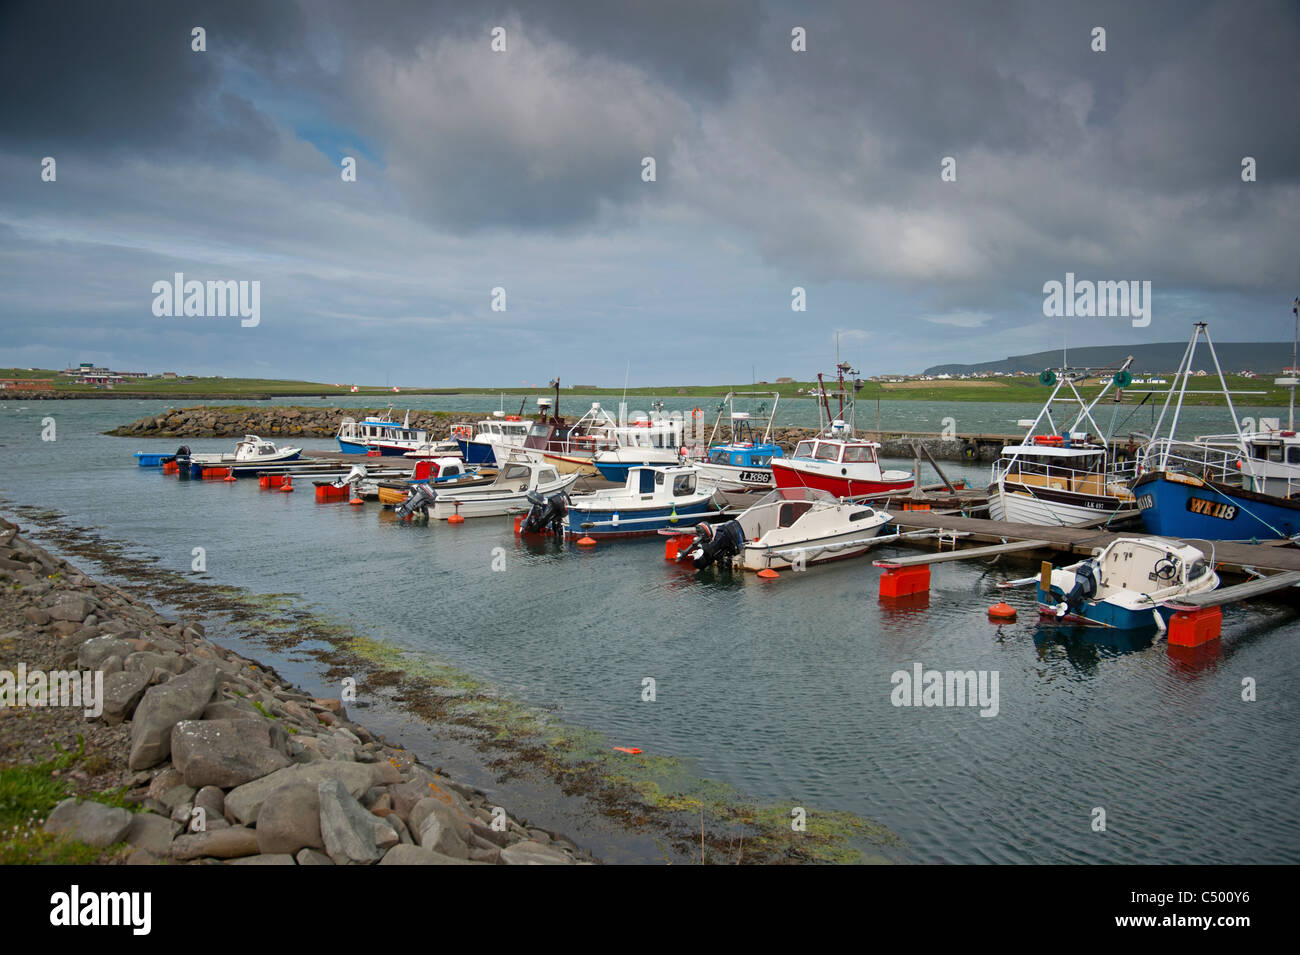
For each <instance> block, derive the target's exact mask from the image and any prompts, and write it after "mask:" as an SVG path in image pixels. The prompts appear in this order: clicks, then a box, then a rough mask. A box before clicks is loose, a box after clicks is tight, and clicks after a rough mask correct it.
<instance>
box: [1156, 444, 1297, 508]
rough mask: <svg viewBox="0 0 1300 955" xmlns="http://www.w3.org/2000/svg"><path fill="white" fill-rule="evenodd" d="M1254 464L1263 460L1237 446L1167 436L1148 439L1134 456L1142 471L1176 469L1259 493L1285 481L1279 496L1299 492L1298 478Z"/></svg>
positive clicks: (1276, 489) (1274, 490)
mask: <svg viewBox="0 0 1300 955" xmlns="http://www.w3.org/2000/svg"><path fill="white" fill-rule="evenodd" d="M1257 464H1258V465H1264V464H1267V462H1265V461H1259V462H1257V461H1256V460H1255V459H1254V458H1252V457H1251V456H1250V455H1248V454H1244V453H1243V452H1242V450H1241V448H1240V447H1239V446H1229V445H1227V444H1226V443H1224V444H1217V443H1208V442H1203V441H1173V440H1170V439H1169V438H1160V439H1158V440H1156V441H1152V442H1151V443H1150V444H1148V445H1147V446H1146V447H1145V448H1143V449H1142V451H1141V452H1140V453H1139V455H1138V466H1139V470H1140V471H1141V472H1143V473H1145V472H1147V471H1178V472H1181V473H1184V474H1189V475H1191V476H1192V477H1197V478H1200V479H1202V480H1205V481H1216V482H1218V483H1220V484H1231V485H1233V486H1234V487H1242V488H1244V489H1246V490H1255V491H1261V492H1262V491H1264V490H1265V487H1266V486H1267V490H1268V493H1270V494H1277V493H1279V492H1280V491H1281V487H1280V485H1282V484H1285V486H1286V491H1285V494H1284V495H1282V496H1286V497H1290V496H1291V495H1292V494H1293V493H1295V492H1297V491H1300V478H1292V477H1289V476H1286V477H1283V476H1280V475H1269V474H1266V473H1265V472H1264V471H1262V470H1261V469H1260V468H1259V467H1257Z"/></svg>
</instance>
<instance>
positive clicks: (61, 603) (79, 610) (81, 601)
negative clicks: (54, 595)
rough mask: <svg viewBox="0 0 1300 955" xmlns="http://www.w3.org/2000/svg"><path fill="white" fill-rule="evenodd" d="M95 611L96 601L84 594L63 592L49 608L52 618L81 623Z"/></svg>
mask: <svg viewBox="0 0 1300 955" xmlns="http://www.w3.org/2000/svg"><path fill="white" fill-rule="evenodd" d="M94 611H95V601H94V600H92V599H91V598H90V597H86V596H84V595H82V594H63V595H62V596H60V597H59V598H58V600H57V601H56V602H55V604H54V606H52V607H50V608H49V614H50V617H51V619H54V620H67V621H70V622H72V623H81V621H83V620H85V619H86V618H87V617H89V616H90V615H91V614H92V613H94Z"/></svg>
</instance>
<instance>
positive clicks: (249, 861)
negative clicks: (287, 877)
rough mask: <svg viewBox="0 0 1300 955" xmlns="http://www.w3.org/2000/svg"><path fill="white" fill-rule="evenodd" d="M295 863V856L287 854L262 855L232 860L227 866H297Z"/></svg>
mask: <svg viewBox="0 0 1300 955" xmlns="http://www.w3.org/2000/svg"><path fill="white" fill-rule="evenodd" d="M297 864H298V863H296V862H294V861H293V856H291V855H287V854H285V853H274V854H271V853H265V852H264V853H262V854H261V855H256V856H244V857H243V858H242V859H231V860H230V861H229V862H227V863H226V865H297Z"/></svg>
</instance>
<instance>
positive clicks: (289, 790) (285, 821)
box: [257, 782, 325, 853]
mask: <svg viewBox="0 0 1300 955" xmlns="http://www.w3.org/2000/svg"><path fill="white" fill-rule="evenodd" d="M320 814H321V807H320V795H319V793H318V786H316V785H312V784H311V783H308V782H296V783H288V784H286V785H284V786H281V787H280V788H279V789H277V790H276V791H275V792H273V793H271V794H270V795H269V796H267V797H266V801H265V802H263V803H262V810H261V812H259V813H258V814H257V845H258V847H259V848H260V849H261V850H262V852H264V853H268V852H269V853H277V852H290V853H296V852H298V851H299V850H301V849H324V848H325V840H324V838H323V837H322V836H321V820H320Z"/></svg>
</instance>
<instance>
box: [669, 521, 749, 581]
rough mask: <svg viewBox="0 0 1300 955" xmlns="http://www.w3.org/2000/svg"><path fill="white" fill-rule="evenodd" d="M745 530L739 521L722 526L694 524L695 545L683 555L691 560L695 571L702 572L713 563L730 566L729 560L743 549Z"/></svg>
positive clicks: (728, 522)
mask: <svg viewBox="0 0 1300 955" xmlns="http://www.w3.org/2000/svg"><path fill="white" fill-rule="evenodd" d="M744 546H745V530H744V528H743V527H741V526H740V522H739V521H726V522H725V523H722V524H717V525H714V524H696V525H695V544H694V545H693V546H691V547H688V548H686V550H685V552H684V553H685V554H686V555H687V556H689V557H690V558H691V562H692V563H693V564H694V565H695V568H696V570H703V569H704V568H705V567H708V566H709V565H711V564H713V563H715V562H716V563H718V564H720V565H721V566H723V567H730V566H731V558H733V557H735V556H736V555H737V554H739V553H740V552H741V550H742V549H744Z"/></svg>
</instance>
